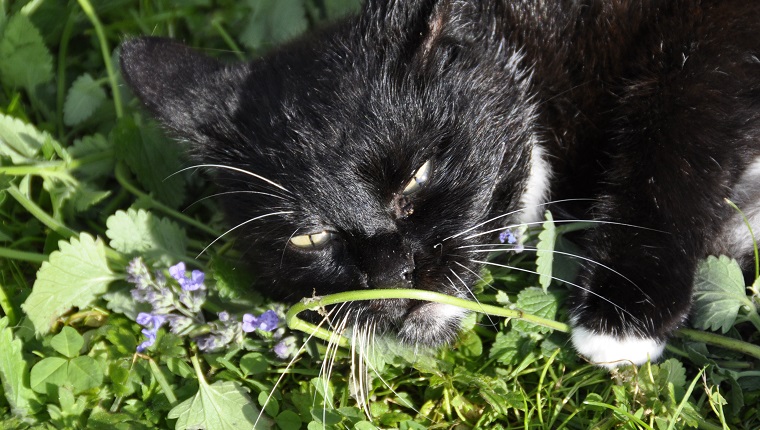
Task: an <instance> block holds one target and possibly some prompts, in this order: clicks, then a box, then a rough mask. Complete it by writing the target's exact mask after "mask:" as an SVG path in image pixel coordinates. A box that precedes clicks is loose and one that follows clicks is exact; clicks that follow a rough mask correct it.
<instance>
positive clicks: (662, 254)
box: [121, 0, 760, 366]
mask: <svg viewBox="0 0 760 430" xmlns="http://www.w3.org/2000/svg"><path fill="white" fill-rule="evenodd" d="M121 63H122V70H123V73H124V77H125V79H126V81H127V83H128V84H129V86H130V87H131V88H132V89H133V90H134V92H135V93H136V94H137V96H138V97H139V98H140V99H141V100H142V101H143V102H144V104H145V105H146V106H147V108H148V109H150V110H151V111H152V112H153V113H154V114H155V115H156V116H157V117H158V119H159V120H160V121H162V123H163V124H164V125H165V126H166V127H167V128H168V129H170V130H171V131H172V132H173V133H175V134H176V135H177V136H178V137H179V138H181V139H182V140H186V141H187V142H188V145H189V147H190V148H191V152H192V154H193V155H194V157H195V159H196V160H197V161H199V162H200V163H202V164H206V165H215V166H217V168H216V169H215V170H216V180H217V182H218V185H219V186H220V187H221V189H222V190H223V191H226V192H229V193H227V194H224V195H223V196H222V199H223V204H224V207H225V210H226V213H227V216H228V219H229V221H230V223H231V226H237V228H236V229H235V232H236V234H237V235H238V236H239V238H240V239H241V240H240V242H242V243H244V244H245V245H244V246H245V251H247V255H248V258H249V259H250V261H251V262H253V263H254V264H255V266H256V268H257V271H256V274H257V275H258V276H259V279H260V281H261V282H260V285H259V288H261V289H262V290H263V291H269V292H272V293H275V294H279V295H280V296H281V297H285V298H289V299H291V300H295V299H299V298H301V297H304V296H311V295H312V294H313V292H316V294H320V295H322V294H328V293H334V292H338V291H345V290H352V289H361V288H417V289H424V290H433V291H438V292H442V293H446V294H451V295H455V296H459V297H463V298H472V297H471V293H470V292H469V289H468V288H469V286H470V285H471V284H472V283H473V282H474V281H475V280H476V279H477V273H478V270H479V263H476V262H473V259H477V258H473V255H481V254H473V253H470V252H468V251H471V250H474V249H478V248H477V245H484V244H489V243H498V242H497V241H496V238H497V237H498V235H499V233H498V232H499V231H500V230H504V228H505V227H506V226H510V225H516V224H521V223H527V222H531V221H536V220H539V219H540V217H541V214H542V213H543V211H544V210H545V209H546V207H547V206H546V205H545V203H547V202H557V201H565V202H564V203H558V204H556V205H554V206H553V207H552V210H553V211H554V212H555V214H559V215H562V216H565V217H566V218H573V219H575V218H581V219H593V220H598V221H602V222H601V223H599V224H598V225H597V227H595V228H592V229H589V230H588V231H587V232H586V233H584V236H583V238H582V242H583V244H584V246H585V248H586V250H587V253H588V255H589V257H590V258H591V259H592V260H594V261H595V262H596V264H588V265H587V266H586V267H585V268H584V269H583V270H582V273H581V275H580V279H579V280H578V281H577V282H578V284H579V286H578V288H577V289H576V290H575V291H574V293H573V295H572V298H571V300H570V303H569V307H570V311H571V322H572V325H573V327H574V331H573V337H572V338H573V343H574V345H575V347H576V348H577V349H578V351H579V352H580V353H582V354H583V355H585V356H587V357H588V358H589V359H591V360H592V361H595V362H600V363H601V364H604V365H608V366H614V365H616V364H618V362H616V360H630V361H633V362H634V363H642V362H645V361H646V360H647V358H648V357H651V358H652V359H654V358H656V357H657V356H658V355H659V354H660V353H661V352H662V349H663V347H664V343H665V340H666V338H667V337H668V335H669V334H670V333H672V332H673V330H674V329H676V328H677V327H679V326H680V325H681V324H682V323H683V322H684V319H685V318H686V316H687V314H688V312H689V307H690V297H691V284H692V282H693V277H694V273H695V268H696V265H697V262H698V261H699V260H700V259H701V258H704V257H705V256H707V255H708V254H711V253H727V254H729V255H732V256H735V257H737V258H743V257H746V256H747V255H748V254H749V250H750V246H751V243H750V238H749V235H748V234H747V233H746V229H745V227H744V226H743V224H742V223H741V221H740V219H739V217H738V216H737V214H736V213H735V212H734V211H733V210H732V209H731V208H730V207H729V206H728V205H727V204H726V203H725V201H724V199H726V198H730V199H731V200H733V201H735V202H736V203H738V204H739V205H740V206H741V207H743V208H744V210H745V212H746V213H747V214H748V215H749V217H750V219H751V222H752V224H753V225H754V226H755V228H756V229H758V230H760V204H759V203H760V2H754V1H746V0H744V1H738V0H737V1H726V0H723V1H717V0H714V1H713V0H703V1H700V0H671V1H656V0H638V1H633V0H611V1H602V0H599V1H592V0H558V1H538V0H500V1H499V0H492V1H478V0H470V1H463V0H458V1H455V0H439V1H434V0H428V1H422V0H415V1H377V0H370V1H368V2H367V4H366V5H365V6H364V7H363V9H362V10H361V12H360V13H359V14H358V15H357V16H355V17H352V18H349V19H347V20H345V21H342V22H339V23H336V24H334V25H332V26H330V27H328V28H325V29H322V30H320V31H318V32H316V33H314V34H309V35H306V36H304V37H302V38H300V39H298V40H295V41H293V42H292V43H289V44H286V45H285V46H282V47H281V48H279V49H277V50H275V51H273V52H270V53H269V54H267V55H266V56H264V57H263V58H259V59H256V60H254V61H253V62H252V63H250V64H222V63H220V62H218V61H216V60H214V59H211V58H209V57H206V56H204V55H201V54H199V53H197V52H196V51H194V50H192V49H190V48H187V47H185V46H183V45H181V44H179V43H177V42H173V41H171V40H167V39H161V38H140V39H134V40H129V41H127V42H125V43H124V45H123V47H122V54H121ZM569 199H573V201H566V200H569ZM611 269H612V270H611ZM343 314H344V315H346V318H350V319H349V321H351V322H355V323H358V324H361V325H365V326H372V327H373V328H374V329H376V330H378V331H381V332H391V333H395V334H397V335H398V336H399V337H400V338H401V339H402V340H404V341H406V342H408V343H412V344H419V345H427V346H435V345H440V344H442V343H445V342H448V341H450V340H452V338H453V337H454V336H455V335H456V332H457V329H458V326H459V323H460V320H461V318H462V317H463V314H464V313H463V312H462V311H461V310H459V309H458V308H454V307H452V306H448V305H441V304H432V303H421V302H416V301H410V300H385V301H375V302H368V303H354V304H352V305H351V306H350V307H347V308H345V309H343Z"/></svg>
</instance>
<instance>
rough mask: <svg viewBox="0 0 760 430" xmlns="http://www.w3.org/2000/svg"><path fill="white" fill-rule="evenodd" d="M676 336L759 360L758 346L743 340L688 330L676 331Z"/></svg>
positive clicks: (759, 351) (759, 348) (759, 349)
mask: <svg viewBox="0 0 760 430" xmlns="http://www.w3.org/2000/svg"><path fill="white" fill-rule="evenodd" d="M676 334H677V335H678V337H681V338H684V339H689V340H694V341H697V342H702V343H706V344H709V345H715V346H720V347H722V348H727V349H730V350H732V351H738V352H741V353H743V354H747V355H751V356H753V357H755V358H758V359H760V346H757V345H753V344H751V343H749V342H744V341H743V340H738V339H731V338H730V337H726V336H721V335H719V334H715V333H709V332H705V331H699V330H693V329H688V328H682V329H679V330H678V331H676Z"/></svg>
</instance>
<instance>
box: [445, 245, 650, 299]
mask: <svg viewBox="0 0 760 430" xmlns="http://www.w3.org/2000/svg"><path fill="white" fill-rule="evenodd" d="M485 246H494V244H481V245H464V246H460V247H459V248H457V249H460V248H473V247H485ZM496 246H504V247H507V246H508V247H509V248H490V249H476V250H469V251H467V252H471V253H477V252H504V251H513V250H515V249H516V248H515V247H514V246H513V245H506V244H504V245H501V244H496ZM520 250H522V251H531V252H539V249H538V248H531V247H526V246H523V247H521V248H520ZM541 251H542V252H551V253H552V254H559V255H566V256H568V257H571V258H577V259H579V260H583V261H587V262H589V263H592V264H596V265H597V266H599V267H602V268H604V269H606V270H609V271H610V272H612V273H614V274H616V275H618V276H620V277H621V278H623V279H625V280H626V281H628V282H629V283H630V284H631V285H633V286H634V287H635V288H636V289H637V290H639V291H640V292H641V293H642V294H644V295H645V296H646V298H647V299H648V300H649V301H650V302H651V301H652V298H651V297H649V295H648V294H647V293H646V292H645V291H644V290H642V289H641V287H639V286H638V285H637V284H636V283H635V282H633V281H632V280H631V279H630V278H628V277H627V276H625V275H623V274H622V273H620V272H618V271H617V270H615V269H613V268H612V267H609V266H607V265H606V264H603V263H600V262H598V261H596V260H594V259H591V258H588V257H584V256H582V255H578V254H571V253H569V252H563V251H557V250H541Z"/></svg>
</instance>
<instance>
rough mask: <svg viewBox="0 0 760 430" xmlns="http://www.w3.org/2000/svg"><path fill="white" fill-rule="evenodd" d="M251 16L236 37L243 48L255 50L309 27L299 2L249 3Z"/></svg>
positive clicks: (265, 0)
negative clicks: (238, 37)
mask: <svg viewBox="0 0 760 430" xmlns="http://www.w3.org/2000/svg"><path fill="white" fill-rule="evenodd" d="M248 3H249V4H250V5H251V15H250V16H249V18H248V23H247V24H246V27H245V29H244V30H243V32H242V33H241V34H240V41H241V42H242V43H243V45H245V46H247V47H249V48H251V49H253V50H256V49H261V48H262V47H263V46H264V44H265V42H266V43H267V44H272V45H276V44H278V43H281V42H285V41H287V40H289V39H292V38H294V37H295V36H298V35H299V34H301V33H303V32H304V31H305V30H306V28H307V27H308V25H309V23H308V21H307V20H306V9H305V8H304V1H303V0H253V1H251V0H249V2H248Z"/></svg>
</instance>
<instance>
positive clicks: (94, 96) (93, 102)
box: [63, 73, 106, 126]
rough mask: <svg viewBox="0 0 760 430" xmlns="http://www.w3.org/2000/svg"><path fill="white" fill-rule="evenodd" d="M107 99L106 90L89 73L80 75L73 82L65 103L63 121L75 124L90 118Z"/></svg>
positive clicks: (69, 124) (70, 124)
mask: <svg viewBox="0 0 760 430" xmlns="http://www.w3.org/2000/svg"><path fill="white" fill-rule="evenodd" d="M105 99H106V92H105V90H103V88H102V87H101V86H100V85H98V83H97V82H95V80H94V79H92V76H90V74H89V73H85V74H83V75H81V76H79V77H78V78H77V79H76V80H75V81H74V83H72V84H71V88H70V89H69V92H68V94H67V95H66V103H64V105H63V122H64V123H65V124H66V125H68V126H75V125H77V124H80V123H82V122H83V121H85V120H86V119H87V118H89V117H90V116H91V115H92V114H93V112H95V110H96V109H97V108H98V107H100V105H101V104H103V102H104V101H105Z"/></svg>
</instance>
